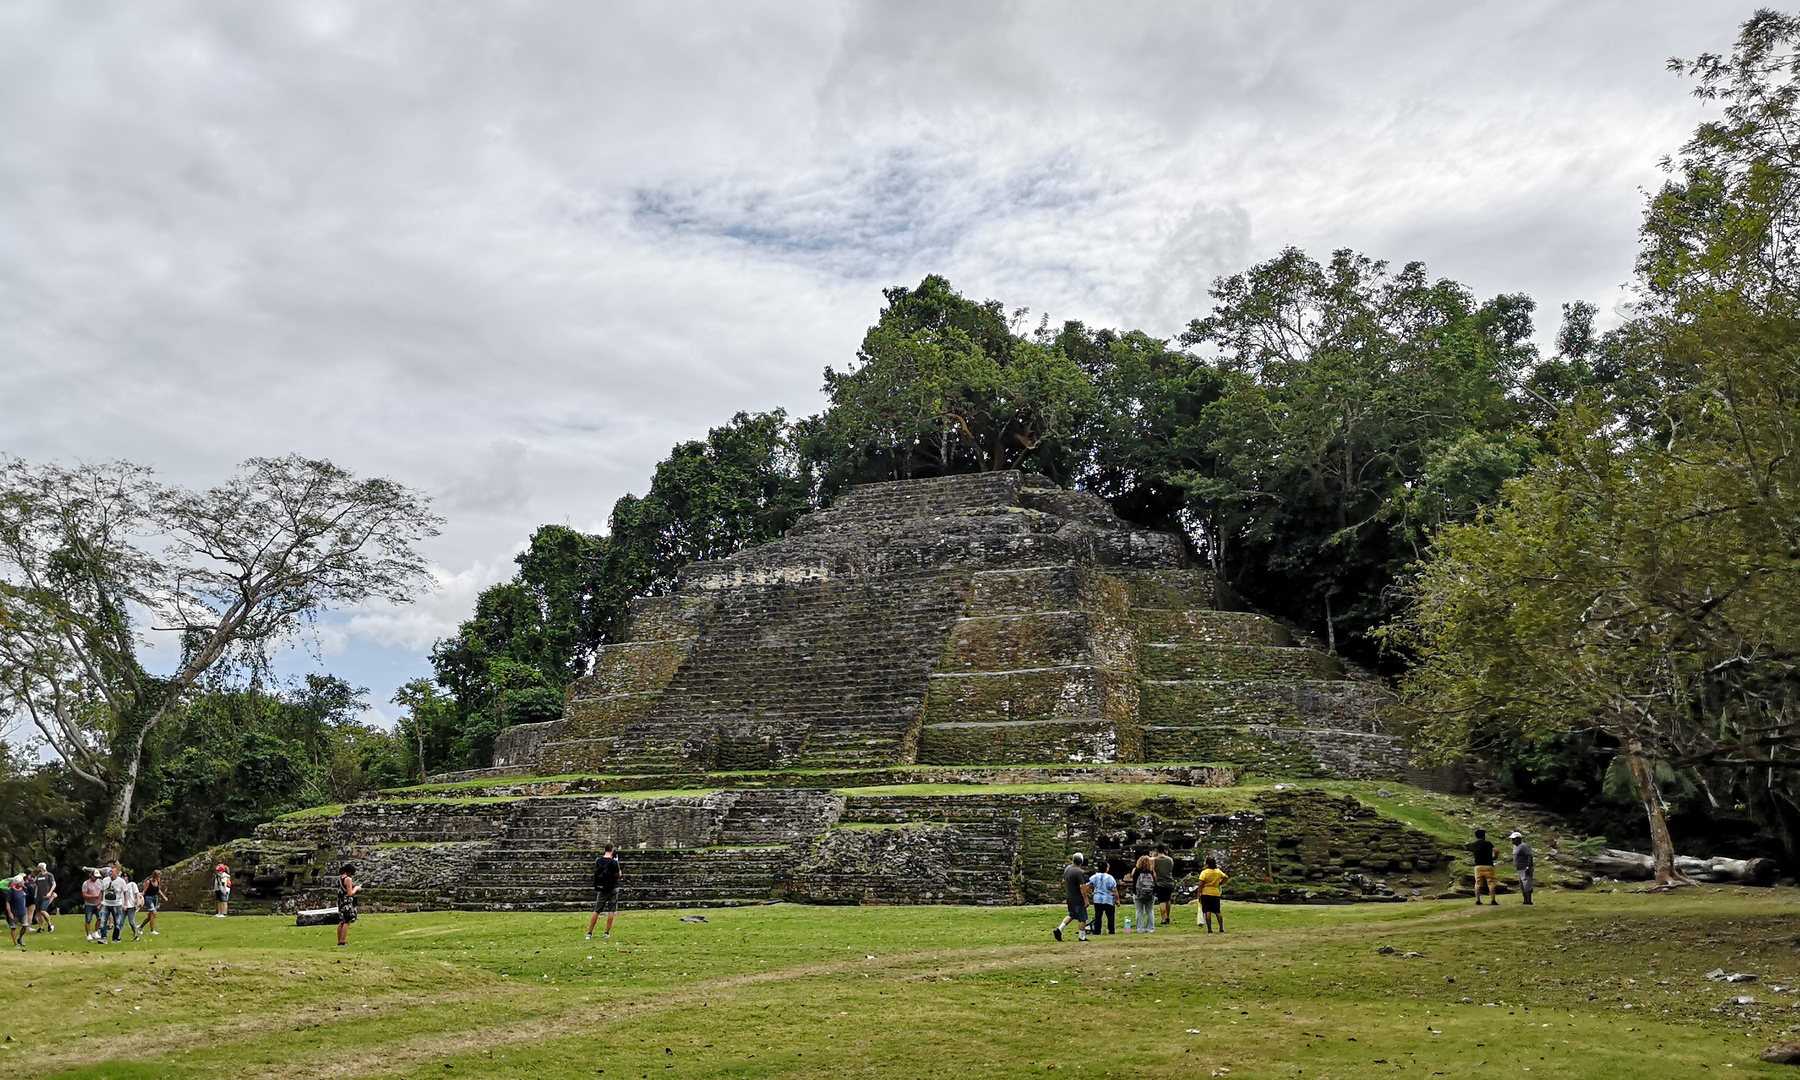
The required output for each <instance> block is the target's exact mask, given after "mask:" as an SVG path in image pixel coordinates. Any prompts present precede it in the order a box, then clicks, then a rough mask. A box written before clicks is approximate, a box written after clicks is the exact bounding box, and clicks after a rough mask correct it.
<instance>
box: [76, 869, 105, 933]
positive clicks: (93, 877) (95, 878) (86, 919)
mask: <svg viewBox="0 0 1800 1080" xmlns="http://www.w3.org/2000/svg"><path fill="white" fill-rule="evenodd" d="M100 889H101V885H100V869H99V867H89V868H88V876H87V880H86V881H84V882H82V883H81V921H82V925H83V926H84V927H85V932H86V934H87V939H88V940H89V941H93V940H94V939H95V936H96V934H95V931H96V929H97V924H98V923H99V922H100Z"/></svg>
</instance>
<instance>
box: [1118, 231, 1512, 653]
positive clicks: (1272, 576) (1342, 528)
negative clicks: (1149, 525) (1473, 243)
mask: <svg viewBox="0 0 1800 1080" xmlns="http://www.w3.org/2000/svg"><path fill="white" fill-rule="evenodd" d="M1213 296H1214V298H1215V301H1216V303H1215V306H1214V309H1213V311H1212V313H1211V314H1210V315H1208V316H1207V317H1206V318H1203V319H1197V320H1195V321H1194V322H1193V323H1192V324H1191V325H1190V326H1189V328H1188V331H1187V332H1186V333H1185V334H1184V335H1183V337H1182V342H1183V344H1185V345H1186V346H1188V347H1189V348H1190V349H1194V350H1196V351H1197V353H1198V356H1197V357H1196V358H1195V359H1193V360H1192V361H1190V363H1193V364H1201V363H1205V364H1207V365H1209V366H1210V367H1211V368H1212V369H1213V376H1212V379H1213V380H1214V381H1213V382H1212V384H1211V385H1212V387H1213V388H1216V389H1212V391H1211V392H1212V395H1213V396H1212V397H1211V400H1209V401H1207V402H1206V404H1205V405H1204V407H1203V408H1202V409H1201V410H1200V411H1199V413H1198V415H1195V416H1192V417H1191V418H1190V419H1185V420H1184V421H1183V426H1184V428H1185V430H1183V431H1182V432H1181V433H1180V435H1179V436H1177V437H1174V438H1171V439H1168V440H1165V442H1164V445H1166V446H1167V447H1168V448H1169V453H1168V454H1167V456H1166V458H1165V461H1164V462H1161V463H1158V464H1159V465H1160V468H1155V467H1153V468H1154V471H1149V470H1147V471H1146V475H1148V476H1160V477H1161V478H1162V482H1163V483H1165V484H1167V485H1170V486H1174V487H1179V488H1180V489H1182V490H1183V491H1184V492H1185V493H1186V495H1187V507H1186V509H1187V512H1188V515H1189V517H1190V520H1192V521H1193V522H1195V523H1196V525H1197V526H1198V543H1199V544H1200V547H1201V550H1202V551H1203V553H1205V554H1206V555H1207V557H1208V558H1209V559H1210V560H1211V561H1212V563H1213V565H1214V567H1215V568H1216V569H1218V570H1219V571H1220V572H1221V573H1222V574H1224V575H1225V576H1226V577H1227V578H1228V580H1229V581H1230V583H1231V584H1232V585H1233V586H1234V587H1235V588H1236V589H1237V590H1238V591H1239V592H1240V593H1242V594H1243V595H1245V596H1246V597H1247V598H1249V599H1251V600H1252V601H1253V602H1255V603H1256V604H1257V605H1258V606H1261V607H1264V608H1266V609H1268V610H1271V611H1273V612H1275V613H1277V614H1280V615H1284V616H1286V617H1288V618H1290V619H1293V620H1294V621H1296V622H1299V623H1301V624H1303V625H1307V626H1310V627H1315V628H1317V629H1318V630H1319V631H1320V632H1321V634H1322V635H1323V636H1325V637H1326V638H1327V639H1328V640H1329V641H1330V642H1331V644H1332V645H1333V647H1334V648H1335V647H1336V645H1337V643H1338V641H1339V639H1340V638H1341V637H1348V638H1349V639H1350V640H1351V642H1352V643H1353V644H1355V645H1356V646H1358V649H1359V651H1360V652H1361V653H1362V654H1363V656H1364V658H1372V657H1373V655H1374V652H1375V650H1374V649H1373V648H1372V647H1370V646H1369V645H1368V643H1367V642H1366V634H1367V633H1368V632H1369V630H1370V629H1371V628H1373V627H1375V626H1378V625H1380V624H1382V623H1383V622H1385V621H1386V620H1387V619H1388V618H1389V617H1390V616H1391V615H1392V613H1393V608H1394V597H1393V591H1392V587H1393V585H1394V584H1395V583H1396V582H1397V581H1398V580H1400V579H1402V578H1403V577H1404V576H1405V574H1406V572H1407V571H1406V568H1407V567H1408V565H1410V564H1411V563H1412V562H1413V560H1415V559H1417V558H1418V557H1419V555H1420V554H1421V552H1422V551H1423V550H1424V546H1425V544H1426V543H1427V537H1428V536H1429V534H1430V531H1431V530H1432V529H1433V528H1435V527H1436V526H1438V525H1439V524H1441V523H1443V522H1445V521H1448V520H1457V519H1461V518H1466V517H1467V516H1468V515H1470V514H1471V513H1473V512H1474V511H1475V510H1476V508H1478V507H1479V506H1481V505H1482V504H1483V503H1485V502H1486V501H1488V500H1490V499H1491V498H1492V497H1493V495H1494V493H1495V492H1496V491H1497V490H1498V487H1499V484H1500V482H1501V481H1503V480H1504V479H1506V478H1507V477H1508V476H1511V475H1514V474H1515V473H1516V472H1517V471H1518V469H1519V467H1520V465H1521V464H1522V461H1523V459H1524V457H1525V456H1526V455H1527V453H1528V452H1529V450H1530V442H1531V440H1530V439H1529V438H1525V439H1521V437H1520V434H1519V432H1518V425H1519V422H1520V421H1521V419H1523V418H1524V410H1523V409H1522V406H1521V402H1520V397H1519V394H1518V393H1517V390H1518V388H1519V386H1520V385H1521V383H1522V382H1523V380H1524V379H1525V378H1526V377H1527V375H1528V374H1529V372H1530V371H1531V370H1532V368H1533V367H1534V364H1535V359H1536V354H1535V351H1534V349H1533V348H1532V346H1531V344H1530V334H1531V311H1532V303H1531V301H1530V300H1529V299H1527V298H1525V297H1522V296H1510V295H1503V296H1497V297H1494V298H1493V299H1491V300H1488V301H1486V302H1477V301H1476V299H1475V298H1474V297H1473V296H1472V295H1471V294H1470V293H1469V291H1468V290H1467V289H1465V288H1464V287H1463V286H1461V285H1459V284H1457V283H1455V282H1452V281H1448V280H1444V279H1436V280H1433V279H1432V278H1430V277H1429V276H1428V275H1427V274H1426V271H1425V267H1424V266H1423V265H1422V264H1420V263H1409V264H1407V265H1406V266H1404V267H1402V268H1400V269H1399V270H1394V269H1392V268H1390V267H1389V266H1388V264H1386V263H1383V262H1378V261H1376V260H1373V259H1370V258H1368V257H1366V256H1363V255H1358V254H1355V253H1353V252H1350V251H1338V252H1335V253H1334V254H1333V255H1332V258H1331V260H1330V262H1329V263H1326V264H1320V263H1318V262H1315V261H1314V260H1313V259H1311V258H1309V257H1308V256H1307V255H1306V254H1305V253H1303V252H1301V251H1298V250H1296V249H1289V250H1287V251H1284V252H1282V253H1281V254H1280V255H1278V256H1276V257H1275V258H1274V259H1271V260H1269V261H1268V262H1265V263H1262V264H1259V265H1257V266H1255V267H1252V268H1251V269H1250V270H1248V271H1246V272H1244V273H1242V274H1236V275H1233V276H1230V277H1227V278H1223V279H1221V280H1220V281H1219V282H1218V283H1217V284H1215V286H1214V288H1213ZM1177 370H1178V369H1177ZM1185 378H1186V380H1187V381H1190V382H1191V381H1192V380H1193V378H1194V375H1192V374H1190V375H1187V376H1186V377H1185ZM1189 400H1190V401H1196V400H1198V399H1197V398H1193V397H1191V396H1190V398H1189ZM1146 464H1149V463H1146Z"/></svg>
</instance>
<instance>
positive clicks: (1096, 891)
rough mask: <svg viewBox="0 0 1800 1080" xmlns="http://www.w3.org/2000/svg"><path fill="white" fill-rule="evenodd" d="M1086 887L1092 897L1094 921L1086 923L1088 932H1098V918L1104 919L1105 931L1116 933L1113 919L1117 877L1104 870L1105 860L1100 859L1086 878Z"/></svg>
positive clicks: (1117, 885)
mask: <svg viewBox="0 0 1800 1080" xmlns="http://www.w3.org/2000/svg"><path fill="white" fill-rule="evenodd" d="M1088 888H1089V889H1090V890H1091V891H1092V893H1093V897H1094V921H1093V922H1091V923H1089V924H1088V932H1089V933H1093V934H1098V933H1099V932H1100V920H1102V919H1104V920H1106V932H1107V933H1109V934H1116V933H1118V928H1117V927H1116V926H1115V925H1114V924H1113V920H1114V918H1115V916H1116V915H1117V913H1118V910H1119V908H1118V904H1119V891H1118V890H1119V879H1118V878H1116V877H1113V876H1112V875H1111V874H1109V873H1107V872H1106V862H1105V860H1101V863H1100V868H1099V869H1098V870H1095V871H1094V874H1093V876H1092V877H1090V878H1088Z"/></svg>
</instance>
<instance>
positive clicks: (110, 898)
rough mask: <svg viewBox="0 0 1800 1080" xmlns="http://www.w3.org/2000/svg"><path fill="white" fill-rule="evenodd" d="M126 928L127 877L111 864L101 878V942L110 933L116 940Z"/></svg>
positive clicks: (104, 941)
mask: <svg viewBox="0 0 1800 1080" xmlns="http://www.w3.org/2000/svg"><path fill="white" fill-rule="evenodd" d="M124 929H125V879H124V877H123V876H122V875H121V874H120V873H119V868H118V867H116V866H109V867H107V868H106V876H105V877H103V878H101V879H100V944H102V945H104V944H106V940H107V937H108V936H109V935H110V936H111V938H112V940H113V941H114V942H117V941H118V940H119V932H120V931H122V930H124Z"/></svg>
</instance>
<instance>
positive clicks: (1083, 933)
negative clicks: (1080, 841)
mask: <svg viewBox="0 0 1800 1080" xmlns="http://www.w3.org/2000/svg"><path fill="white" fill-rule="evenodd" d="M1084 861H1085V860H1084V857H1083V856H1082V854H1081V852H1079V851H1077V852H1076V853H1075V854H1073V855H1071V856H1069V865H1067V866H1065V867H1063V900H1064V901H1065V902H1066V903H1067V905H1068V908H1069V913H1068V914H1067V915H1064V916H1063V921H1062V922H1059V923H1057V924H1056V929H1054V930H1052V931H1050V932H1051V933H1052V934H1055V935H1056V940H1058V941H1061V940H1062V939H1063V936H1062V932H1063V927H1065V926H1067V925H1069V924H1070V923H1074V924H1075V926H1076V927H1077V929H1076V931H1075V939H1076V940H1077V941H1086V940H1087V939H1088V938H1087V921H1088V909H1087V901H1088V892H1089V890H1091V889H1092V886H1090V885H1089V884H1088V873H1087V870H1086V869H1085V868H1084V867H1083V865H1082V863H1083V862H1084Z"/></svg>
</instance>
